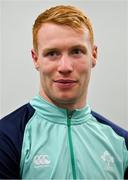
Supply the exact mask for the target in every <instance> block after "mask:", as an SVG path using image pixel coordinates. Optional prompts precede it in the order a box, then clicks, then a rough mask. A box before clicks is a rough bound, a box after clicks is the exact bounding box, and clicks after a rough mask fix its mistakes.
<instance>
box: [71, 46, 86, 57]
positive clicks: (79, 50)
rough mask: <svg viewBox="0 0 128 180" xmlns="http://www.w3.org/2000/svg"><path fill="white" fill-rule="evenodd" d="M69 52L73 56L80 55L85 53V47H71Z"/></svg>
mask: <svg viewBox="0 0 128 180" xmlns="http://www.w3.org/2000/svg"><path fill="white" fill-rule="evenodd" d="M70 54H71V55H72V56H75V57H81V56H82V55H84V54H86V50H85V49H82V48H79V47H78V48H73V49H72V50H71V52H70Z"/></svg>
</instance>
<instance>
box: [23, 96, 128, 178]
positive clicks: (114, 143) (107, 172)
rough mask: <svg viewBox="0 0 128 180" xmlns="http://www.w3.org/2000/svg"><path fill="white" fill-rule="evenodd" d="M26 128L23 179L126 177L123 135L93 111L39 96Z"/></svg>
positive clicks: (127, 154)
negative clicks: (66, 107)
mask: <svg viewBox="0 0 128 180" xmlns="http://www.w3.org/2000/svg"><path fill="white" fill-rule="evenodd" d="M30 104H31V106H32V107H33V108H34V109H35V113H34V114H33V116H32V117H31V119H30V120H29V121H28V123H27V124H26V127H25V130H24V137H23V144H22V152H21V161H20V169H21V171H20V174H21V177H22V179H34V180H35V179H95V180H96V179H123V178H124V172H125V170H126V168H127V167H128V150H127V148H126V145H125V140H124V138H123V137H121V136H119V135H118V134H117V133H116V132H115V131H114V130H113V129H112V128H111V127H110V126H109V125H105V124H103V123H101V122H99V121H97V119H96V118H95V117H93V115H92V114H91V109H90V107H89V105H87V106H85V107H84V108H82V109H76V110H74V111H68V110H66V109H62V108H59V107H56V106H55V105H53V104H51V103H49V102H47V101H46V100H44V99H43V98H42V97H40V96H39V95H38V96H36V97H34V98H33V99H32V100H31V101H30Z"/></svg>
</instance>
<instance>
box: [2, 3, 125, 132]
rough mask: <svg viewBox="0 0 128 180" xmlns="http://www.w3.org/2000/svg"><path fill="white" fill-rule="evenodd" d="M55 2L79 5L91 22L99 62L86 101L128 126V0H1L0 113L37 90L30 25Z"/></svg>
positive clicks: (96, 109) (115, 120)
mask: <svg viewBox="0 0 128 180" xmlns="http://www.w3.org/2000/svg"><path fill="white" fill-rule="evenodd" d="M58 4H70V5H75V6H78V7H79V8H81V9H82V10H83V11H86V12H87V14H88V15H89V16H90V18H91V20H92V22H93V26H94V31H95V43H96V44H97V46H98V63H97V66H96V68H95V69H93V71H92V77H91V83H90V86H89V95H88V103H89V104H90V105H91V107H92V109H94V110H95V111H97V112H99V113H100V114H102V115H104V116H105V117H107V118H109V119H111V120H112V121H113V122H115V123H117V124H118V125H120V126H122V127H124V128H126V129H128V72H127V70H128V1H123V0H115V1H114V0H113V1H112V0H107V1H102V0H101V1H98V0H85V1H84V0H79V1H76V0H65V1H61V0H59V1H53V0H42V1H41V0H40V1H38V0H35V1H34V0H33V1H32V0H25V1H24V0H22V1H20V0H19V1H12V0H5V1H0V5H1V7H0V8H1V14H0V15H1V17H0V18H1V21H0V31H1V34H0V38H1V40H0V41H1V44H0V49H1V58H0V65H1V67H0V93H1V94H0V102H1V103H0V116H1V117H3V116H5V115H6V114H8V113H10V112H11V111H13V110H14V109H16V108H17V107H19V106H21V105H23V104H24V103H27V102H29V100H30V99H31V98H32V97H33V96H34V95H35V94H37V93H38V89H39V80H38V73H37V72H36V71H35V69H34V66H33V63H32V59H31V54H30V50H31V48H32V33H31V29H32V25H33V22H34V20H35V18H36V17H37V15H38V14H39V13H40V12H41V11H42V10H45V9H47V8H49V7H50V6H54V5H58Z"/></svg>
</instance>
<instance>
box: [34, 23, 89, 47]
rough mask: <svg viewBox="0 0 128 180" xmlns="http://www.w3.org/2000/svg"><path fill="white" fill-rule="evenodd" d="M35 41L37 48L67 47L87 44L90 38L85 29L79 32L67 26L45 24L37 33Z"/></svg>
mask: <svg viewBox="0 0 128 180" xmlns="http://www.w3.org/2000/svg"><path fill="white" fill-rule="evenodd" d="M37 41H38V46H39V47H49V46H61V45H65V46H68V45H77V44H88V43H90V36H89V31H88V29H87V28H86V27H85V28H83V29H81V31H76V30H74V29H73V28H71V27H69V26H65V25H57V24H53V23H45V24H43V25H42V26H41V27H40V29H39V31H38V33H37Z"/></svg>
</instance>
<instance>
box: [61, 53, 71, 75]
mask: <svg viewBox="0 0 128 180" xmlns="http://www.w3.org/2000/svg"><path fill="white" fill-rule="evenodd" d="M72 71H73V63H72V61H71V58H70V57H68V56H67V55H62V57H61V58H60V60H59V63H58V72H59V73H61V74H70V73H71V72H72Z"/></svg>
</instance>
